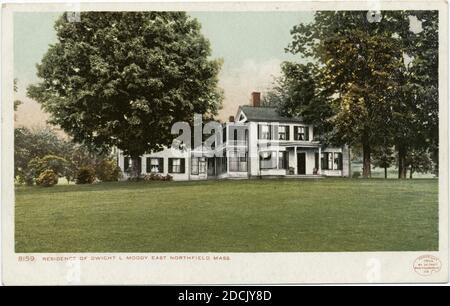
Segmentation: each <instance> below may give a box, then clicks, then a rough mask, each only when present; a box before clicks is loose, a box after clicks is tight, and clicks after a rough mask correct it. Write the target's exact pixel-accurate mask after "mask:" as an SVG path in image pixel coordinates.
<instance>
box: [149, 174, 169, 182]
mask: <svg viewBox="0 0 450 306" xmlns="http://www.w3.org/2000/svg"><path fill="white" fill-rule="evenodd" d="M142 179H143V180H144V181H172V180H173V177H172V176H171V175H170V174H167V175H166V176H164V175H161V174H158V173H151V174H147V175H145V176H143V177H142Z"/></svg>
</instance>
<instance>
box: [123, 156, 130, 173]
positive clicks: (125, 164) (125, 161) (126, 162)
mask: <svg viewBox="0 0 450 306" xmlns="http://www.w3.org/2000/svg"><path fill="white" fill-rule="evenodd" d="M129 167H130V157H128V156H125V157H124V158H123V171H127V170H128V168H129Z"/></svg>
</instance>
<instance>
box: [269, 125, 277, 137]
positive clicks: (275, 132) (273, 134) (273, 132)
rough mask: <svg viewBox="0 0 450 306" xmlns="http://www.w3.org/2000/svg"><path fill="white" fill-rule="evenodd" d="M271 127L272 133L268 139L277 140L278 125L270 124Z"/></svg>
mask: <svg viewBox="0 0 450 306" xmlns="http://www.w3.org/2000/svg"><path fill="white" fill-rule="evenodd" d="M270 127H271V128H272V133H271V137H270V139H274V140H279V137H278V125H274V126H272V125H271V126H270Z"/></svg>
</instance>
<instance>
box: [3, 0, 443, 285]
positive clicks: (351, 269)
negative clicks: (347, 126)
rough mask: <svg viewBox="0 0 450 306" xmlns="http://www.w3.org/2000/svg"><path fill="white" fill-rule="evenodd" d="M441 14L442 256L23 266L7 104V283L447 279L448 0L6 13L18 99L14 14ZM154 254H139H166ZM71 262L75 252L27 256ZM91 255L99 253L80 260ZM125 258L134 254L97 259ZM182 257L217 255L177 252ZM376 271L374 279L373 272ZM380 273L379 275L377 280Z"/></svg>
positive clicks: (45, 7)
mask: <svg viewBox="0 0 450 306" xmlns="http://www.w3.org/2000/svg"><path fill="white" fill-rule="evenodd" d="M374 5H375V6H377V7H378V8H379V9H381V10H399V9H401V10H406V9H408V10H412V9H418V10H419V9H423V10H430V9H437V10H439V11H440V18H439V29H440V31H439V41H440V44H439V75H440V78H439V86H440V87H439V96H440V100H439V109H440V122H439V137H440V152H439V153H440V156H439V161H440V162H439V167H440V169H439V170H440V171H439V174H440V177H439V246H440V250H439V251H438V252H348V253H347V252H343V253H334V252H333V253H221V254H220V255H228V256H230V257H231V260H230V261H166V262H158V261H157V260H148V261H143V262H130V261H120V260H118V259H117V260H114V261H98V262H97V261H85V262H81V263H79V265H78V266H77V265H75V266H76V267H79V279H75V280H74V279H73V278H71V275H72V274H73V271H74V264H73V263H69V264H68V263H67V262H50V263H48V262H41V261H39V262H33V263H23V262H22V263H18V261H17V256H18V255H19V254H14V204H13V203H14V184H13V180H12V177H13V170H14V167H13V148H14V147H13V127H14V122H13V115H12V114H13V107H12V103H2V105H1V110H2V112H1V114H2V121H1V134H2V135H1V136H2V137H1V144H2V146H1V152H2V161H1V192H2V194H1V196H2V198H1V199H2V205H1V206H2V256H3V259H2V260H3V261H2V270H3V271H2V272H3V282H4V283H6V284H8V285H13V284H20V285H25V284H49V285H50V284H273V283H278V284H279V283H368V282H378V283H405V282H408V283H414V282H447V281H448V84H447V80H448V67H447V63H448V8H447V3H446V2H444V1H396V2H392V1H342V2H339V1H313V2H311V1H303V2H214V3H207V2H191V3H179V2H178V3H174V2H170V3H168V2H166V3H96V4H93V3H84V2H83V3H64V4H61V3H52V4H12V5H4V6H3V7H2V24H1V28H2V32H1V33H2V58H1V59H2V70H1V71H2V89H3V90H2V93H1V99H2V102H3V101H12V100H13V92H12V90H10V89H11V88H12V87H13V54H12V42H13V32H12V13H13V12H15V11H63V10H71V9H72V10H73V8H74V7H76V8H79V9H80V10H82V11H84V10H116V11H117V10H119V11H120V10H122V11H125V10H128V11H129V10H187V11H217V10H220V11H249V10H251V11H272V10H277V11H293V10H299V11H302V10H303V11H305V10H363V9H373V7H374ZM170 254H171V253H159V254H156V253H151V254H142V253H139V254H136V255H149V256H151V255H153V256H154V255H166V256H169V255H170ZM26 255H34V256H37V257H38V258H41V257H42V256H55V255H58V256H61V255H67V256H71V255H73V254H26ZM77 255H83V256H91V255H95V254H85V253H83V254H77ZM97 255H102V256H105V255H111V256H116V257H118V256H122V257H124V256H126V255H130V254H124V253H112V254H104V253H102V254H97ZM175 255H212V253H206V254H201V253H190V254H187V253H177V254H175ZM422 255H433V256H436V257H438V258H439V259H440V260H441V262H442V269H441V271H440V272H439V273H436V274H433V275H431V276H427V277H424V276H420V275H418V274H417V273H415V272H414V270H413V269H412V266H413V263H414V261H415V259H416V258H417V257H419V256H422ZM374 273H375V274H374ZM374 275H375V277H374Z"/></svg>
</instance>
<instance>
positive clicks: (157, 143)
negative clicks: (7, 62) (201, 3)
mask: <svg viewBox="0 0 450 306" xmlns="http://www.w3.org/2000/svg"><path fill="white" fill-rule="evenodd" d="M80 18H81V21H80V22H69V21H67V19H66V14H64V15H63V16H62V17H61V18H59V19H58V20H57V22H56V24H55V30H56V35H57V43H55V44H53V45H51V46H50V48H49V50H48V51H47V53H46V54H45V55H44V57H43V59H42V62H41V63H40V64H39V65H38V66H37V68H38V76H39V77H40V78H41V79H42V80H43V81H42V82H41V83H39V84H36V85H33V86H30V87H29V89H28V94H29V96H30V97H32V98H34V99H36V100H37V101H38V102H39V103H41V105H42V107H43V109H44V110H45V111H46V112H48V113H50V114H51V123H53V124H56V125H58V126H60V127H61V128H62V129H63V130H64V131H65V132H66V133H68V134H69V135H70V136H71V137H73V139H74V141H75V142H78V143H83V144H85V145H88V146H91V147H95V148H110V147H112V146H116V147H117V148H119V149H121V150H123V151H124V153H125V154H128V155H131V156H132V157H133V158H137V157H138V156H139V155H142V154H143V153H145V152H148V151H151V150H158V149H160V148H161V146H162V145H170V144H171V142H172V139H173V135H171V134H170V128H171V126H172V124H173V123H174V122H177V121H189V120H190V119H192V117H193V114H194V113H200V114H204V115H205V116H212V115H214V114H216V113H217V111H218V109H219V108H220V105H221V99H222V94H221V92H220V91H219V90H218V89H217V82H218V79H217V74H218V72H219V69H220V65H221V62H220V61H218V60H210V59H209V56H210V55H211V50H210V46H209V42H208V41H207V40H206V39H205V38H204V37H203V35H202V34H201V32H200V24H199V23H198V21H197V20H195V19H193V18H191V17H189V16H188V15H187V14H186V13H184V12H82V13H81V16H80Z"/></svg>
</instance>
